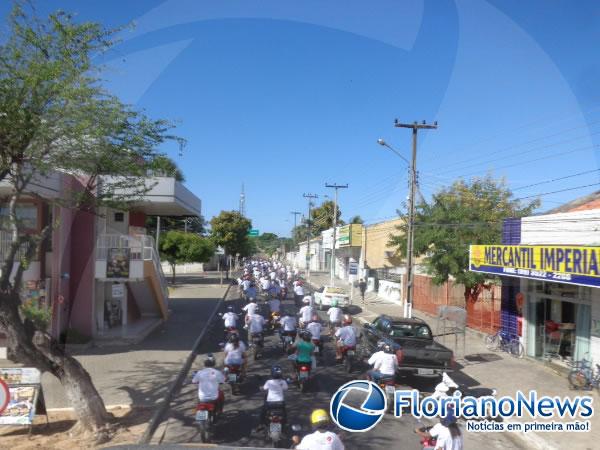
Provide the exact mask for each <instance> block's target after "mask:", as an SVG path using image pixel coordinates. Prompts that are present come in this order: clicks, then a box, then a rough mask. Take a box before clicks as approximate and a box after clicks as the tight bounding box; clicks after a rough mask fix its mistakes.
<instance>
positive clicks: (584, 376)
mask: <svg viewBox="0 0 600 450" xmlns="http://www.w3.org/2000/svg"><path fill="white" fill-rule="evenodd" d="M569 365H570V366H571V371H570V372H569V376H568V380H569V385H570V387H571V389H578V390H584V389H585V390H591V389H593V388H596V389H598V390H600V364H596V367H595V368H594V367H592V361H590V360H587V359H585V358H583V359H581V361H575V362H573V363H571V364H569Z"/></svg>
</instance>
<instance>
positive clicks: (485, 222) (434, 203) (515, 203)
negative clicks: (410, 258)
mask: <svg viewBox="0 0 600 450" xmlns="http://www.w3.org/2000/svg"><path fill="white" fill-rule="evenodd" d="M538 206H539V201H538V200H534V201H532V202H529V203H523V202H520V201H519V200H515V199H514V198H513V195H512V192H511V191H510V190H509V189H508V187H507V186H506V183H505V182H504V181H503V180H495V179H493V178H491V177H489V176H488V177H485V178H476V179H473V180H471V181H470V182H466V181H464V180H458V181H455V182H454V183H453V184H452V185H451V186H449V187H447V188H444V189H442V190H440V191H439V192H438V193H436V194H434V195H433V198H432V200H431V202H430V203H421V204H419V205H417V207H416V215H415V254H416V255H425V259H424V262H425V265H426V267H427V270H428V272H429V273H430V274H431V275H432V276H433V277H434V281H435V282H436V283H438V284H442V283H444V282H445V281H447V280H448V277H449V276H452V277H454V278H455V279H456V281H457V282H459V283H461V284H464V285H465V287H466V289H467V290H469V292H470V294H469V295H471V294H475V293H477V294H478V293H479V291H480V286H481V285H482V284H483V283H484V282H485V280H486V279H488V278H489V277H488V276H485V275H483V274H478V273H475V272H470V271H469V270H468V266H469V245H470V244H496V243H500V241H501V237H502V222H503V220H504V219H505V218H508V217H523V216H527V215H530V214H531V213H532V212H533V211H534V210H535V209H536V208H537V207H538ZM404 218H406V216H405V217H404ZM398 230H399V231H401V232H402V233H401V234H400V235H394V236H392V238H391V239H390V245H394V246H397V247H398V248H399V250H400V252H401V253H402V254H403V255H405V254H406V231H407V225H406V224H403V225H401V226H399V227H398ZM465 295H467V294H465ZM475 299H476V297H475Z"/></svg>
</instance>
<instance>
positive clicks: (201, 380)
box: [192, 353, 225, 414]
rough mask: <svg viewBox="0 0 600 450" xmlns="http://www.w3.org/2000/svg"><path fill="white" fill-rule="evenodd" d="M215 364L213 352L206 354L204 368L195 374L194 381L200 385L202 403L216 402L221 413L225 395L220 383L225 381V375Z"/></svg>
mask: <svg viewBox="0 0 600 450" xmlns="http://www.w3.org/2000/svg"><path fill="white" fill-rule="evenodd" d="M215 364H216V361H215V358H214V357H213V355H212V353H209V354H208V355H206V359H205V360H204V369H202V370H199V371H198V372H196V373H195V374H194V377H193V378H192V383H193V384H197V385H198V400H199V401H200V402H201V403H211V402H214V403H215V405H216V412H217V413H218V414H220V413H221V412H223V405H224V403H225V395H224V394H223V391H222V390H220V389H219V384H221V383H225V376H224V375H223V373H222V372H221V371H219V370H217V369H215Z"/></svg>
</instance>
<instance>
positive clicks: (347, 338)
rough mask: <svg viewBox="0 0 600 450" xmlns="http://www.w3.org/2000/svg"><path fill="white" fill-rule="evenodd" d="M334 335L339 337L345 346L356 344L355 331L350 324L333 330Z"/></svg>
mask: <svg viewBox="0 0 600 450" xmlns="http://www.w3.org/2000/svg"><path fill="white" fill-rule="evenodd" d="M335 337H337V338H339V339H340V340H341V341H342V343H343V344H344V345H345V346H347V347H354V346H355V345H356V333H355V332H354V328H352V326H351V325H346V326H345V327H342V328H340V329H339V330H337V331H336V332H335Z"/></svg>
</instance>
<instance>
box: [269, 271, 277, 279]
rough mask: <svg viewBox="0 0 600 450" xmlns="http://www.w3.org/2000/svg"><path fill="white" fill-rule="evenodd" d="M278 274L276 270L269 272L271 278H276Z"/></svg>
mask: <svg viewBox="0 0 600 450" xmlns="http://www.w3.org/2000/svg"><path fill="white" fill-rule="evenodd" d="M276 276H277V273H275V272H274V271H271V273H269V277H271V280H274V279H275V277H276Z"/></svg>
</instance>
